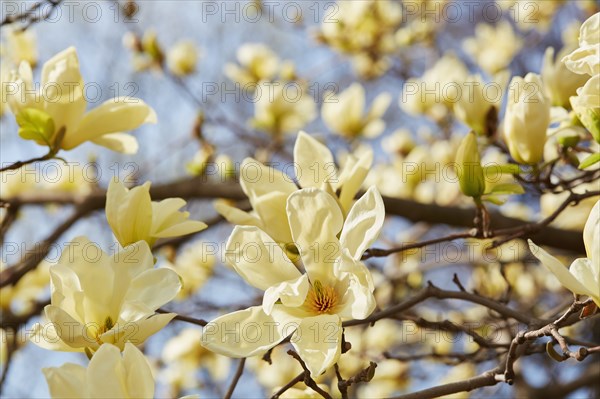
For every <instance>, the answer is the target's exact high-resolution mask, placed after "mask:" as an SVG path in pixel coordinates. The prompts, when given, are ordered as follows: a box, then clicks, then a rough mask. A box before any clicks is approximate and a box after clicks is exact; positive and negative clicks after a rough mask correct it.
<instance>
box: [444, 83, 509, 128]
mask: <svg viewBox="0 0 600 399" xmlns="http://www.w3.org/2000/svg"><path fill="white" fill-rule="evenodd" d="M501 80H504V79H502V78H501ZM505 83H506V82H504V84H505ZM504 84H498V83H493V84H487V83H485V82H484V81H483V79H482V78H481V75H469V76H468V77H467V78H466V80H465V82H464V83H463V84H462V94H461V95H460V96H459V97H458V101H457V102H456V103H455V104H454V113H455V114H456V117H457V118H458V119H459V120H460V121H461V122H463V123H464V124H465V125H467V126H469V127H470V128H471V129H473V130H474V131H475V133H477V134H479V135H487V134H490V133H494V129H496V126H495V123H494V122H496V118H497V115H498V109H499V108H500V104H501V103H502V92H503V87H504Z"/></svg>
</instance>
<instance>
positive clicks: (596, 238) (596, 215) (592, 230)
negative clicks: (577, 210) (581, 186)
mask: <svg viewBox="0 0 600 399" xmlns="http://www.w3.org/2000/svg"><path fill="white" fill-rule="evenodd" d="M583 242H584V244H585V251H586V253H587V257H588V258H590V259H594V260H596V261H599V262H600V200H598V201H597V202H596V204H595V205H594V207H593V208H592V210H591V211H590V215H589V216H588V219H587V221H586V222H585V227H584V228H583Z"/></svg>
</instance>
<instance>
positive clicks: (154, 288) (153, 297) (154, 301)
mask: <svg viewBox="0 0 600 399" xmlns="http://www.w3.org/2000/svg"><path fill="white" fill-rule="evenodd" d="M180 289H181V280H180V277H179V275H177V273H175V272H174V271H173V270H171V269H167V268H158V269H151V270H147V271H145V272H143V273H142V274H140V275H139V276H137V277H136V278H134V279H133V280H132V281H131V285H130V286H129V290H128V291H127V296H126V297H125V301H126V302H141V303H143V304H145V305H146V306H147V307H148V308H149V309H152V310H156V309H158V308H159V307H161V306H163V305H164V304H166V303H168V302H170V301H171V300H173V298H175V297H176V296H177V293H178V292H179V290H180Z"/></svg>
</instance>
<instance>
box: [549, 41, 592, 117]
mask: <svg viewBox="0 0 600 399" xmlns="http://www.w3.org/2000/svg"><path fill="white" fill-rule="evenodd" d="M565 50H566V51H568V50H569V49H563V50H561V51H560V52H559V53H558V56H557V57H556V58H557V59H556V60H555V59H554V48H552V47H548V48H547V49H546V53H545V54H544V64H543V65H542V72H541V76H542V80H543V81H544V89H545V90H546V95H547V96H548V98H550V100H551V101H552V105H555V106H559V107H568V106H569V98H570V97H571V96H574V95H575V94H576V92H577V89H578V88H579V87H581V86H583V85H584V84H585V82H586V81H587V80H588V79H589V76H586V75H580V74H577V73H574V72H573V71H571V70H570V69H568V68H567V67H566V65H565V64H564V63H563V62H562V61H559V60H560V59H561V58H563V55H564V54H565V53H566V51H565Z"/></svg>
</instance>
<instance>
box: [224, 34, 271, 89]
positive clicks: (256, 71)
mask: <svg viewBox="0 0 600 399" xmlns="http://www.w3.org/2000/svg"><path fill="white" fill-rule="evenodd" d="M237 59H238V61H239V62H240V64H241V67H240V66H238V65H235V64H225V68H224V69H225V75H226V76H227V77H228V78H229V79H231V80H233V81H234V82H238V83H239V84H241V85H243V86H245V85H249V84H257V83H259V82H260V81H261V80H272V79H273V78H274V77H275V75H277V71H278V70H279V58H278V57H277V55H276V54H275V53H274V52H273V51H272V50H271V49H270V48H269V47H267V46H266V45H264V44H261V43H246V44H244V45H242V46H241V47H240V48H238V50H237Z"/></svg>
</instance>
